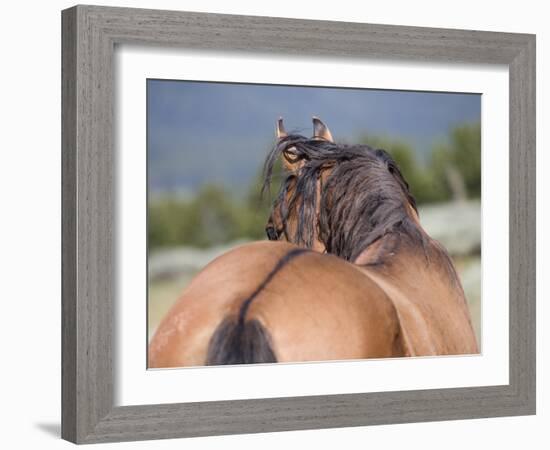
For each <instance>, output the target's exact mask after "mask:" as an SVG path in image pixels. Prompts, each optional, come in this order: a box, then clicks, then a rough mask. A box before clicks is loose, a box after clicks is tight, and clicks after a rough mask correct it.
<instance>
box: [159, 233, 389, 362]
mask: <svg viewBox="0 0 550 450" xmlns="http://www.w3.org/2000/svg"><path fill="white" fill-rule="evenodd" d="M231 324H233V328H231ZM246 324H249V326H248V328H249V329H251V330H252V331H254V332H255V335H257V336H259V337H261V338H262V339H265V340H266V341H267V343H268V344H269V345H270V350H272V351H273V353H274V356H275V358H276V360H277V361H279V362H283V361H312V360H331V359H359V358H366V357H385V356H392V355H394V354H396V353H399V352H400V350H399V342H398V340H397V336H396V335H397V333H398V328H399V327H398V324H397V316H396V313H395V308H394V307H393V305H392V303H391V302H390V301H389V299H388V297H387V296H386V294H385V293H384V292H383V291H382V290H381V289H380V288H379V287H378V286H377V285H376V284H375V283H373V282H372V281H371V280H370V279H368V277H365V276H364V275H363V274H361V273H360V272H359V271H358V270H357V269H356V268H355V267H354V266H353V265H352V264H350V263H347V262H345V261H343V260H341V259H340V258H337V257H334V256H329V255H322V254H319V253H316V252H311V251H307V250H304V249H300V248H298V247H296V246H294V245H291V244H287V243H283V242H258V243H253V244H247V245H244V246H241V247H239V248H236V249H234V250H232V251H230V252H228V253H226V254H224V255H222V256H221V257H219V258H217V259H216V260H214V261H213V262H212V263H210V264H209V265H208V266H207V267H205V269H204V270H202V271H201V272H200V273H199V274H198V275H197V276H196V277H195V278H194V279H193V281H192V282H191V284H190V285H189V287H188V288H187V289H186V291H185V292H184V293H183V295H182V297H181V298H180V299H179V300H178V302H177V303H176V305H175V306H174V307H173V308H172V310H171V311H170V312H169V314H167V316H166V317H165V319H164V320H163V322H162V323H161V324H160V325H159V328H158V329H157V332H156V333H155V336H154V337H153V340H152V342H151V345H150V349H149V365H150V367H175V366H187V365H204V364H206V363H207V362H208V354H209V353H211V354H212V353H215V352H216V349H215V348H214V349H213V348H211V347H212V346H213V345H214V346H216V345H222V344H220V342H222V343H223V337H224V336H223V335H221V334H223V332H224V329H226V330H227V333H228V334H229V333H231V332H233V333H235V332H236V331H235V330H237V328H236V327H238V326H241V327H242V329H241V332H242V331H243V330H244V326H245V325H246ZM252 325H254V326H252ZM258 333H259V334H258ZM212 336H215V339H212ZM227 339H230V337H229V336H227ZM233 339H234V336H233ZM264 353H265V352H264ZM210 362H212V361H210ZM237 362H238V361H237ZM243 362H244V361H243ZM247 362H254V361H247ZM260 362H261V361H260ZM214 363H215V361H214Z"/></svg>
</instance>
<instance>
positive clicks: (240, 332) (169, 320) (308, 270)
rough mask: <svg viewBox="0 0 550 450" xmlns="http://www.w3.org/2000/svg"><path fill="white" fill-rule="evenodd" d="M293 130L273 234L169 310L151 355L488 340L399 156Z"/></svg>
mask: <svg viewBox="0 0 550 450" xmlns="http://www.w3.org/2000/svg"><path fill="white" fill-rule="evenodd" d="M313 128H314V132H313V136H312V137H310V138H307V137H305V136H302V135H299V134H287V133H286V131H285V130H284V126H283V121H282V119H279V120H278V122H277V125H276V134H277V141H276V144H275V146H274V147H273V148H272V150H271V151H270V153H269V154H268V156H267V159H266V162H265V165H264V180H265V181H264V189H269V187H270V185H271V180H272V176H273V170H274V166H275V164H276V162H277V161H279V160H281V161H282V163H283V167H284V171H285V176H284V179H283V181H282V183H281V187H280V189H279V193H278V194H277V196H276V198H275V201H274V202H273V206H272V209H271V213H270V215H269V218H268V220H267V224H266V234H267V237H268V240H267V241H258V242H253V243H248V244H244V245H241V246H239V247H237V248H234V249H232V250H230V251H228V252H227V253H225V254H223V255H221V256H219V257H218V258H216V259H215V260H213V261H212V262H211V263H209V264H208V265H207V266H206V267H205V268H204V269H203V270H202V271H201V272H199V273H198V274H197V276H196V277H195V278H194V279H193V280H192V281H191V283H190V284H189V286H188V287H187V288H186V289H185V291H184V292H183V293H182V295H181V297H180V298H179V300H178V301H177V302H176V303H175V305H174V306H173V307H172V309H171V310H170V311H169V312H168V313H167V315H166V316H165V317H164V319H163V320H162V322H161V324H160V325H159V327H158V328H157V331H156V333H155V335H154V336H153V338H152V340H151V342H150V345H149V351H148V367H150V368H167V367H183V366H197V365H199V366H204V365H206V366H208V365H223V364H253V363H276V362H306V361H330V360H356V359H367V358H387V357H411V356H436V355H462V354H476V353H478V352H479V350H478V345H477V341H476V337H475V333H474V330H473V327H472V323H471V318H470V315H469V311H468V306H467V303H466V299H465V296H464V291H463V289H462V286H461V283H460V279H459V277H458V275H457V272H456V270H455V268H454V266H453V263H452V261H451V259H450V257H449V255H448V253H447V252H446V250H445V249H444V248H443V246H442V245H441V244H440V243H438V242H437V241H436V240H434V239H432V238H431V237H430V236H429V235H428V234H427V233H426V231H425V230H424V229H423V228H422V226H421V223H420V219H419V215H418V209H417V207H416V202H415V200H414V197H413V195H412V194H411V192H410V188H409V185H408V184H407V182H406V181H405V179H404V177H403V175H402V174H401V172H400V170H399V168H398V166H397V164H396V163H395V161H394V160H393V159H392V158H391V156H390V155H389V154H388V153H387V152H386V151H384V150H382V149H374V148H371V147H370V146H368V145H342V144H336V143H335V142H334V139H333V137H332V134H331V132H330V131H329V129H328V127H327V126H326V125H325V124H324V123H323V122H322V121H321V120H320V119H318V118H317V117H314V118H313Z"/></svg>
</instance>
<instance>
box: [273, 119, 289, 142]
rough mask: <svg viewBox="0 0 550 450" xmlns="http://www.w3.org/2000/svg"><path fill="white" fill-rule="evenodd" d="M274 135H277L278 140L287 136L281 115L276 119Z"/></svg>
mask: <svg viewBox="0 0 550 450" xmlns="http://www.w3.org/2000/svg"><path fill="white" fill-rule="evenodd" d="M275 135H276V136H277V139H278V140H280V139H282V138H285V137H287V136H288V133H287V132H286V130H285V126H284V125H283V118H282V117H279V120H277V125H276V126H275Z"/></svg>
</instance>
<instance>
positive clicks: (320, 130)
mask: <svg viewBox="0 0 550 450" xmlns="http://www.w3.org/2000/svg"><path fill="white" fill-rule="evenodd" d="M312 120H313V139H321V140H324V141H328V142H332V143H334V139H333V138H332V133H331V132H330V130H329V129H328V127H327V126H326V125H325V124H324V123H323V121H322V120H321V119H319V117H316V116H313V119H312Z"/></svg>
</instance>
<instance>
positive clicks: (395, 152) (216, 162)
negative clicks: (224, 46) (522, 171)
mask: <svg viewBox="0 0 550 450" xmlns="http://www.w3.org/2000/svg"><path fill="white" fill-rule="evenodd" d="M312 115H316V116H319V117H320V118H321V119H322V120H323V121H324V122H325V123H326V124H327V125H328V126H329V128H330V130H331V132H332V134H333V136H334V139H335V141H337V142H339V143H349V144H352V143H366V144H369V145H370V146H372V147H377V148H384V149H385V150H387V151H388V152H389V153H390V154H391V155H392V156H393V158H394V159H395V160H396V161H397V163H398V165H399V167H400V169H401V171H402V172H403V174H404V176H405V179H406V180H407V181H408V183H409V184H410V186H411V190H412V193H413V195H414V196H415V198H416V200H417V203H418V205H419V210H420V221H421V223H422V225H423V226H424V228H425V229H426V231H427V232H428V233H429V234H430V235H431V236H432V237H433V238H435V239H438V240H439V241H441V242H442V243H443V245H444V246H445V247H446V248H447V250H448V251H449V253H450V254H451V256H452V258H453V261H454V262H455V265H456V267H457V269H458V271H459V275H460V278H461V281H462V284H463V286H464V290H465V292H466V297H467V299H468V304H469V307H470V311H471V314H472V320H473V324H474V328H475V330H476V334H477V336H478V342H479V343H480V344H481V341H480V336H481V334H480V332H481V330H480V322H481V259H480V258H481V203H480V196H481V129H480V120H481V96H480V95H477V94H460V93H432V92H409V91H391V90H370V89H348V88H324V87H299V86H276V85H254V84H235V83H212V82H194V81H179V80H178V81H174V80H147V158H148V160H147V170H148V208H147V211H148V270H149V273H148V306H147V307H148V335H149V339H150V338H151V337H152V336H153V334H154V331H155V329H156V327H157V326H158V324H159V322H160V320H161V319H162V317H163V316H164V314H166V312H167V311H168V310H169V308H170V307H171V306H172V304H173V303H174V302H175V301H176V300H177V299H178V297H179V295H180V294H181V293H182V291H183V289H184V288H185V287H186V285H187V284H188V283H189V281H190V280H191V278H192V277H193V276H194V275H195V274H196V273H197V272H198V271H200V270H201V268H202V267H204V266H205V265H206V264H207V263H208V262H209V261H211V260H212V259H213V258H215V257H216V256H218V255H220V254H221V253H224V252H225V251H227V250H228V249H230V248H231V247H234V246H235V245H239V244H241V243H243V242H246V241H250V240H258V239H266V237H265V231H264V228H265V224H266V221H267V218H268V215H269V211H270V198H269V197H265V198H263V199H262V198H261V197H260V189H261V181H262V177H261V174H262V166H263V162H264V159H265V157H266V155H267V153H268V152H269V150H270V149H271V147H272V146H273V144H274V142H275V134H274V133H275V122H276V120H277V118H278V117H280V116H282V117H284V121H285V127H286V128H287V130H288V131H293V132H298V133H300V134H303V135H306V136H310V135H311V132H312V130H311V116H312ZM272 191H273V193H274V194H275V193H276V192H277V186H274V187H273V189H272Z"/></svg>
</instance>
